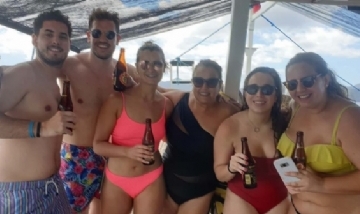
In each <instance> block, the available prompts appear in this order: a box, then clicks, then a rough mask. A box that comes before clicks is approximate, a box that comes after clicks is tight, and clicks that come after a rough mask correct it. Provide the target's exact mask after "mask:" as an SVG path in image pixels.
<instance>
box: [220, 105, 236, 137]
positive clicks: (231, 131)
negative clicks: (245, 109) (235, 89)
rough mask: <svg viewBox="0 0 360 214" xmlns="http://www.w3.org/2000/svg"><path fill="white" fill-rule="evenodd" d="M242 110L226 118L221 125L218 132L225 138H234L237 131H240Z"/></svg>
mask: <svg viewBox="0 0 360 214" xmlns="http://www.w3.org/2000/svg"><path fill="white" fill-rule="evenodd" d="M241 114H242V112H238V113H236V114H234V115H231V116H230V117H228V118H226V119H225V120H224V121H223V122H222V123H221V124H220V126H219V128H218V130H217V133H218V134H219V135H221V136H223V137H224V138H227V139H229V138H232V137H233V136H234V135H235V134H236V133H238V132H239V127H240V123H239V118H240V117H241Z"/></svg>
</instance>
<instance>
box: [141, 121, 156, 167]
mask: <svg viewBox="0 0 360 214" xmlns="http://www.w3.org/2000/svg"><path fill="white" fill-rule="evenodd" d="M145 124H146V126H145V134H144V138H143V142H142V144H143V145H144V146H147V147H149V148H150V152H154V151H155V139H154V135H153V132H152V129H151V119H150V118H147V119H145ZM146 161H148V162H149V163H144V165H152V164H154V162H155V160H154V159H150V160H146Z"/></svg>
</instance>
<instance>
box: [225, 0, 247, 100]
mask: <svg viewBox="0 0 360 214" xmlns="http://www.w3.org/2000/svg"><path fill="white" fill-rule="evenodd" d="M249 5H250V0H241V1H239V0H232V6H231V30H230V42H229V52H228V57H227V71H226V77H225V93H226V94H227V95H228V96H230V97H231V98H233V99H235V100H239V88H240V79H241V73H242V68H243V64H244V55H245V44H246V33H247V25H248V20H249Z"/></svg>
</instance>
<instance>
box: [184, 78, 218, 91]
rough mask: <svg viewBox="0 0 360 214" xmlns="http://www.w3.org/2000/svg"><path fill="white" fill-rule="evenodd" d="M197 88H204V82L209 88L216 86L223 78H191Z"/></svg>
mask: <svg viewBox="0 0 360 214" xmlns="http://www.w3.org/2000/svg"><path fill="white" fill-rule="evenodd" d="M191 81H192V82H193V84H194V86H195V87H196V88H202V87H203V85H204V84H206V86H207V87H208V88H215V87H216V86H217V85H218V83H219V82H221V80H220V79H219V78H210V79H204V78H202V77H193V78H192V80H191Z"/></svg>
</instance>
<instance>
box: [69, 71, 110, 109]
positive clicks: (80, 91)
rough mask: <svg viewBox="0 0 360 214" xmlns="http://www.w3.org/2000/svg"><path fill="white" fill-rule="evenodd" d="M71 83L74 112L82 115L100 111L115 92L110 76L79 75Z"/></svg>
mask: <svg viewBox="0 0 360 214" xmlns="http://www.w3.org/2000/svg"><path fill="white" fill-rule="evenodd" d="M70 81H71V82H72V83H71V97H72V100H73V105H74V111H75V112H77V113H80V112H81V114H83V113H84V114H86V113H89V112H93V111H97V110H99V109H100V108H101V106H102V104H103V103H104V102H105V101H106V100H107V98H108V96H109V95H110V94H111V92H112V91H113V85H112V79H111V77H110V76H103V77H96V76H94V75H92V74H89V75H79V76H78V77H77V78H76V79H75V80H73V81H72V80H71V79H70Z"/></svg>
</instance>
